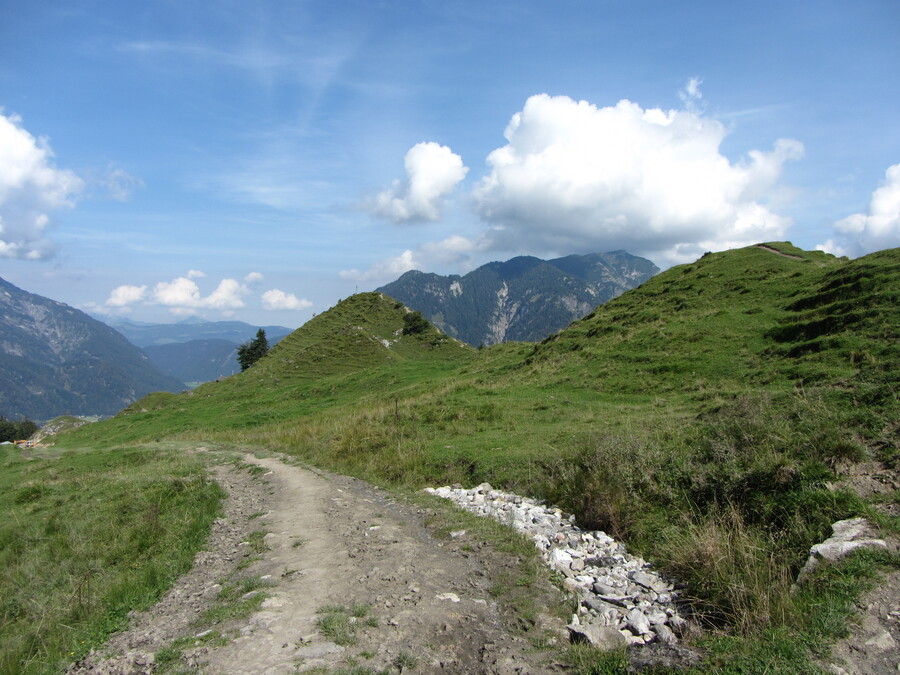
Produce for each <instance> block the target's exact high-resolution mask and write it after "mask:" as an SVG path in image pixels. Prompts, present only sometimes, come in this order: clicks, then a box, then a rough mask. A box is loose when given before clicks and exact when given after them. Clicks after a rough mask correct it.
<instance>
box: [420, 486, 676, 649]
mask: <svg viewBox="0 0 900 675" xmlns="http://www.w3.org/2000/svg"><path fill="white" fill-rule="evenodd" d="M425 491H426V492H428V493H429V494H433V495H437V496H438V497H443V498H445V499H449V500H451V501H453V502H454V503H456V504H457V505H459V506H461V507H462V508H464V509H466V510H467V511H471V512H473V513H476V514H478V515H482V516H489V517H491V518H494V519H496V520H498V521H500V522H501V523H504V524H506V525H510V526H511V527H513V528H515V529H516V530H518V531H520V532H523V533H525V534H527V535H528V536H529V537H531V539H532V540H533V541H534V543H535V545H536V546H537V547H538V549H539V550H540V551H541V554H542V555H543V557H544V559H545V560H546V561H547V564H548V565H550V567H551V568H552V569H554V570H556V571H557V572H559V573H560V574H562V575H563V577H564V579H563V584H564V586H565V587H566V588H567V589H568V590H570V591H572V592H573V593H575V594H577V595H578V597H579V599H580V603H579V608H578V613H577V614H575V615H573V617H572V622H571V624H570V625H569V626H568V628H569V631H570V635H571V637H572V639H573V640H576V641H577V640H586V641H588V642H590V643H592V644H595V645H597V646H600V647H604V648H609V649H612V648H616V647H620V646H626V645H629V644H644V643H647V642H654V641H658V642H664V643H668V644H672V643H675V642H677V637H676V633H679V632H680V631H681V630H682V629H683V628H684V626H685V624H686V622H685V620H684V619H683V618H682V617H681V616H679V614H678V610H677V609H676V606H675V600H676V592H675V590H674V589H673V587H672V585H671V584H670V583H668V582H666V581H665V580H664V579H662V578H661V577H660V576H659V575H658V574H656V573H655V572H653V571H652V570H650V569H649V566H648V563H646V562H645V561H644V560H643V559H642V558H639V557H636V556H631V555H629V554H628V553H627V552H626V551H625V547H624V546H623V545H622V544H621V543H618V542H616V541H615V540H614V539H612V537H609V536H607V535H606V534H605V533H603V532H600V531H595V532H585V531H583V530H581V529H579V528H578V527H576V526H575V524H574V521H575V517H574V516H571V515H566V514H564V513H563V512H562V511H561V510H560V509H558V508H551V507H547V506H544V505H542V504H541V503H539V502H538V501H536V500H534V499H529V498H528V497H521V496H519V495H516V494H512V493H510V492H502V491H500V490H494V489H493V488H492V487H491V486H490V484H488V483H482V484H481V485H479V486H478V487H475V488H472V489H471V490H464V489H463V488H461V487H456V486H454V487H440V488H426V489H425Z"/></svg>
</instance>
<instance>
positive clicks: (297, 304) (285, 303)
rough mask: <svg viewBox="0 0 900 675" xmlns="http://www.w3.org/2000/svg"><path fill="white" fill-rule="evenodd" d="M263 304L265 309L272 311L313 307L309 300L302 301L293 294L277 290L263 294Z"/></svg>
mask: <svg viewBox="0 0 900 675" xmlns="http://www.w3.org/2000/svg"><path fill="white" fill-rule="evenodd" d="M262 303H263V307H265V308H266V309H271V310H283V309H290V310H297V309H307V308H309V307H312V303H311V302H310V301H309V300H305V299H303V300H301V299H300V298H298V297H297V296H296V295H294V294H293V293H285V292H284V291H282V290H279V289H277V288H273V289H272V290H270V291H266V292H265V293H263V294H262Z"/></svg>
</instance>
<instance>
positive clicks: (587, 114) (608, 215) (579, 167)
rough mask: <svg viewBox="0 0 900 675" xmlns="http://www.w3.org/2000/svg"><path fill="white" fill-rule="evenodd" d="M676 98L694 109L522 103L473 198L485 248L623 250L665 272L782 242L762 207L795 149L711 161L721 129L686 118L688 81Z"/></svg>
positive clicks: (776, 221)
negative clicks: (663, 265)
mask: <svg viewBox="0 0 900 675" xmlns="http://www.w3.org/2000/svg"><path fill="white" fill-rule="evenodd" d="M683 93H684V97H685V101H686V104H689V105H688V107H689V108H690V107H694V110H690V109H689V110H668V111H664V110H660V109H657V108H648V109H643V108H641V107H640V106H639V105H638V104H636V103H632V102H631V101H627V100H622V101H619V103H618V104H616V105H615V106H611V107H605V108H598V107H596V106H594V105H592V104H591V103H588V102H587V101H574V100H573V99H571V98H568V97H566V96H555V97H551V96H548V95H546V94H541V95H537V96H532V97H531V98H529V99H528V100H527V101H526V103H525V107H524V109H523V110H522V111H521V112H518V113H516V114H515V115H513V117H512V120H511V121H510V123H509V125H508V126H507V128H506V131H505V134H504V135H505V137H506V139H507V141H508V143H507V145H505V146H503V147H501V148H498V149H497V150H494V151H493V152H491V153H490V155H488V158H487V163H488V165H489V166H490V168H491V171H490V173H489V174H488V175H487V176H485V177H484V178H483V179H482V180H481V181H480V182H479V183H478V185H476V187H475V189H474V191H473V197H474V200H475V206H476V209H477V211H478V213H479V214H480V215H481V217H482V218H483V219H484V220H485V221H487V222H489V223H491V224H492V225H493V229H492V230H491V232H490V233H489V236H490V237H491V238H492V239H493V240H494V242H493V246H494V248H496V249H506V250H517V251H521V250H526V249H528V250H533V251H548V250H549V251H557V252H573V251H580V252H585V251H597V250H612V249H618V248H623V249H626V250H629V251H631V252H633V253H637V254H642V255H647V256H649V257H653V258H654V259H655V260H657V261H660V262H669V263H673V262H679V261H683V260H688V259H691V258H693V257H696V256H697V255H698V254H700V253H702V252H703V251H705V250H721V249H723V248H729V247H733V246H744V245H748V244H752V243H755V242H759V241H766V240H773V239H780V238H782V237H783V235H784V233H785V232H786V230H787V229H788V227H789V226H790V224H791V221H790V220H789V219H788V218H786V217H784V216H781V215H779V214H777V213H775V212H773V211H772V210H771V209H770V208H769V207H768V206H767V205H766V204H765V199H766V198H767V197H770V196H772V194H773V193H774V190H775V188H776V182H777V181H778V179H779V177H780V174H781V170H782V167H783V165H784V163H785V162H786V161H788V160H791V159H797V158H799V157H800V156H801V155H802V153H803V146H802V144H801V143H799V142H798V141H795V140H790V139H780V140H778V141H777V142H776V143H775V147H774V149H773V150H772V151H769V152H764V151H759V150H753V151H751V152H749V153H748V155H747V157H746V158H744V159H742V160H741V161H739V162H735V163H733V162H731V161H730V160H729V159H728V158H726V157H725V156H724V155H722V154H721V152H720V146H721V144H722V141H723V139H724V137H725V135H726V129H725V127H724V125H723V124H722V123H721V122H719V121H717V120H715V119H710V118H708V117H704V116H703V115H702V114H700V113H699V112H697V110H696V106H697V105H698V102H699V100H700V91H699V80H696V79H693V80H691V81H690V82H689V83H688V85H687V87H686V88H685V90H684V92H683Z"/></svg>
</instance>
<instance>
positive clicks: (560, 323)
mask: <svg viewBox="0 0 900 675" xmlns="http://www.w3.org/2000/svg"><path fill="white" fill-rule="evenodd" d="M658 272H659V268H658V267H656V265H654V264H653V263H652V262H650V261H649V260H647V259H645V258H640V257H638V256H634V255H631V254H630V253H627V252H625V251H611V252H609V253H593V254H590V255H570V256H566V257H564V258H556V259H553V260H541V259H540V258H535V257H531V256H520V257H517V258H512V259H511V260H508V261H506V262H492V263H488V264H486V265H483V266H481V267H479V268H477V269H475V270H473V271H472V272H469V273H468V274H466V275H464V276H459V275H456V274H452V275H449V276H441V275H439V274H429V273H425V272H419V271H410V272H406V273H405V274H404V275H403V276H401V277H400V278H399V279H397V280H396V281H394V282H392V283H389V284H387V285H385V286H382V287H380V288H378V289H377V291H378V292H382V293H384V294H386V295H389V296H390V297H392V298H395V299H397V300H399V301H401V302H403V303H404V304H406V305H407V306H409V307H410V308H412V309H415V310H418V311H420V312H421V313H422V314H423V315H425V316H426V317H427V318H428V319H429V321H431V322H432V323H433V324H434V325H435V326H437V327H438V328H440V329H441V330H442V331H444V332H445V333H447V334H448V335H450V336H452V337H455V338H457V339H459V340H462V341H463V342H467V343H469V344H471V345H475V346H478V345H492V344H496V343H500V342H508V341H523V342H537V341H540V340H542V339H544V338H545V337H547V336H548V335H551V334H553V333H555V332H557V331H559V330H560V329H562V328H565V327H566V326H568V325H569V324H570V323H571V322H572V321H575V320H576V319H580V318H581V317H583V316H584V315H585V314H587V313H588V312H590V311H591V310H592V309H594V308H595V307H596V306H597V305H601V304H603V303H605V302H607V301H609V300H611V299H612V298H615V297H617V296H619V295H621V294H622V293H624V292H625V291H627V290H630V289H632V288H635V287H637V286H639V285H641V284H642V283H644V282H645V281H647V280H648V279H650V278H651V277H652V276H653V275H655V274H656V273H658Z"/></svg>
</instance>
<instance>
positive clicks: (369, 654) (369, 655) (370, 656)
mask: <svg viewBox="0 0 900 675" xmlns="http://www.w3.org/2000/svg"><path fill="white" fill-rule="evenodd" d="M359 655H360V656H361V657H362V658H364V659H374V658H375V656H376V654H375V652H373V651H370V650H366V651H362V652H360V653H359Z"/></svg>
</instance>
